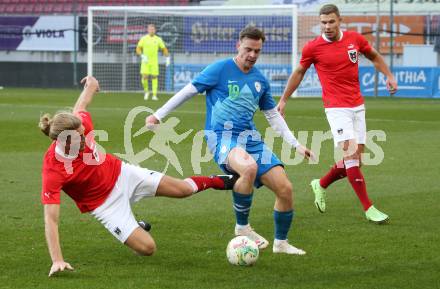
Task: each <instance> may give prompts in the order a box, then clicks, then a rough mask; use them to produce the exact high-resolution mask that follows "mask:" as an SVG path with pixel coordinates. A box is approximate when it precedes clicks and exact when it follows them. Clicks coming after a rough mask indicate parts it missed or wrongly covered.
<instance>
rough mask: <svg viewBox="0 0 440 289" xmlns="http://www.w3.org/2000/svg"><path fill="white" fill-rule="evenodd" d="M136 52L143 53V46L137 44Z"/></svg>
mask: <svg viewBox="0 0 440 289" xmlns="http://www.w3.org/2000/svg"><path fill="white" fill-rule="evenodd" d="M136 54H137V55H141V54H142V46H139V45H138V46H136Z"/></svg>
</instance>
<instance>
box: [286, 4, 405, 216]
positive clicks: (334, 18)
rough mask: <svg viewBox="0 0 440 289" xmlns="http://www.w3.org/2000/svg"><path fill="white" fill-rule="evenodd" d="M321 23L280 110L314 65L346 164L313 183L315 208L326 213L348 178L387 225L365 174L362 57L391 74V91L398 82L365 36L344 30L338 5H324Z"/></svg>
mask: <svg viewBox="0 0 440 289" xmlns="http://www.w3.org/2000/svg"><path fill="white" fill-rule="evenodd" d="M319 19H320V24H321V30H322V35H321V36H319V37H317V38H315V39H314V40H312V41H310V42H308V43H307V44H306V45H305V46H304V48H303V51H302V57H301V61H300V64H299V66H298V67H297V68H296V69H295V71H294V72H293V73H292V74H291V76H290V77H289V80H288V83H287V86H286V88H285V90H284V93H283V96H282V98H281V100H280V102H279V104H278V110H279V111H280V112H281V114H282V115H284V110H285V106H286V102H287V100H288V99H289V97H290V96H291V95H292V93H293V92H294V91H295V90H296V89H297V88H298V86H299V84H300V82H301V81H302V79H303V77H304V74H305V73H306V71H307V69H308V68H309V67H310V66H311V65H312V64H314V66H315V68H316V71H317V73H318V76H319V80H320V82H321V86H322V99H323V102H324V107H325V113H326V116H327V120H328V122H329V124H330V129H331V132H332V135H333V139H334V143H335V146H337V147H340V148H341V149H342V150H343V160H341V161H339V162H338V163H336V164H335V165H334V166H333V167H332V168H331V169H330V171H329V172H328V173H327V174H326V175H325V176H323V177H322V178H321V179H315V180H313V181H312V182H311V186H312V190H313V192H314V194H315V205H316V207H317V208H318V210H319V211H320V212H321V213H324V212H325V196H326V188H327V187H328V186H329V185H330V184H332V183H333V182H335V181H337V180H339V179H342V178H345V177H347V178H348V181H349V182H350V184H351V186H352V188H353V190H354V191H355V192H356V194H357V196H358V198H359V200H360V202H361V203H362V206H363V209H364V211H365V216H366V218H367V219H368V220H370V221H372V222H375V223H384V222H386V221H387V220H388V219H389V218H388V215H386V214H384V213H382V212H381V211H379V210H378V209H376V208H375V207H374V206H373V204H372V202H371V200H370V199H369V197H368V194H367V189H366V184H365V179H364V176H363V175H362V172H361V170H360V167H361V154H362V152H363V151H364V146H365V141H366V123H365V106H364V98H363V97H362V95H361V92H360V86H359V73H358V58H359V53H362V54H363V55H364V56H365V57H366V58H368V59H369V60H370V61H371V62H372V63H373V64H374V66H375V67H376V69H377V70H379V71H380V72H382V73H383V74H384V75H385V76H386V85H387V89H388V90H389V92H390V93H395V92H396V90H397V82H396V80H395V79H394V76H393V75H392V73H391V72H390V70H389V68H388V66H387V65H386V63H385V62H384V60H383V58H382V56H381V55H380V54H379V53H378V52H377V51H376V50H375V49H374V48H372V47H371V46H370V45H369V44H368V41H367V40H366V39H365V38H364V37H363V36H362V35H360V34H359V33H357V32H354V31H344V32H343V31H342V30H341V29H340V23H341V17H340V14H339V9H338V7H337V6H335V5H333V4H327V5H324V6H322V8H321V9H320V11H319Z"/></svg>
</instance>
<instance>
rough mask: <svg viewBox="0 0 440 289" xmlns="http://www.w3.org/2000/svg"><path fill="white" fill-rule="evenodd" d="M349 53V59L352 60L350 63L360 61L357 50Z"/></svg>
mask: <svg viewBox="0 0 440 289" xmlns="http://www.w3.org/2000/svg"><path fill="white" fill-rule="evenodd" d="M347 52H348V58H350V61H351V62H353V63H356V62H357V61H358V52H357V50H356V49H350V50H348V51H347Z"/></svg>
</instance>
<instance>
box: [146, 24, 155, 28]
mask: <svg viewBox="0 0 440 289" xmlns="http://www.w3.org/2000/svg"><path fill="white" fill-rule="evenodd" d="M148 26H153V27H154V28H156V24H154V23H148V25H147V27H148Z"/></svg>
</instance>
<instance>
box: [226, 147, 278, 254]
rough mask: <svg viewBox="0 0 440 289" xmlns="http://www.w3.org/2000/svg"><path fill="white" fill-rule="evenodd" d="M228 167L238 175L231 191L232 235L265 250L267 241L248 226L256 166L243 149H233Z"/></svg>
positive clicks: (229, 155) (229, 156)
mask: <svg viewBox="0 0 440 289" xmlns="http://www.w3.org/2000/svg"><path fill="white" fill-rule="evenodd" d="M228 167H229V168H230V169H231V170H233V171H234V172H236V173H237V174H238V175H239V178H238V179H237V181H236V182H235V185H234V190H233V191H232V199H233V208H234V212H235V220H236V224H235V229H234V234H235V235H236V236H246V237H248V238H249V239H251V240H252V241H254V242H255V243H256V244H257V245H258V248H259V249H265V248H267V246H268V245H269V241H267V240H266V239H265V238H264V237H263V236H261V235H260V234H258V233H257V232H255V231H254V229H253V228H252V227H251V226H250V224H249V212H250V210H251V206H252V197H253V189H254V181H255V177H256V175H257V170H258V165H257V163H256V162H255V160H254V159H253V158H252V156H250V155H249V154H248V153H247V152H246V151H245V150H244V149H242V148H239V147H235V148H233V149H232V150H231V151H230V152H229V154H228Z"/></svg>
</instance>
